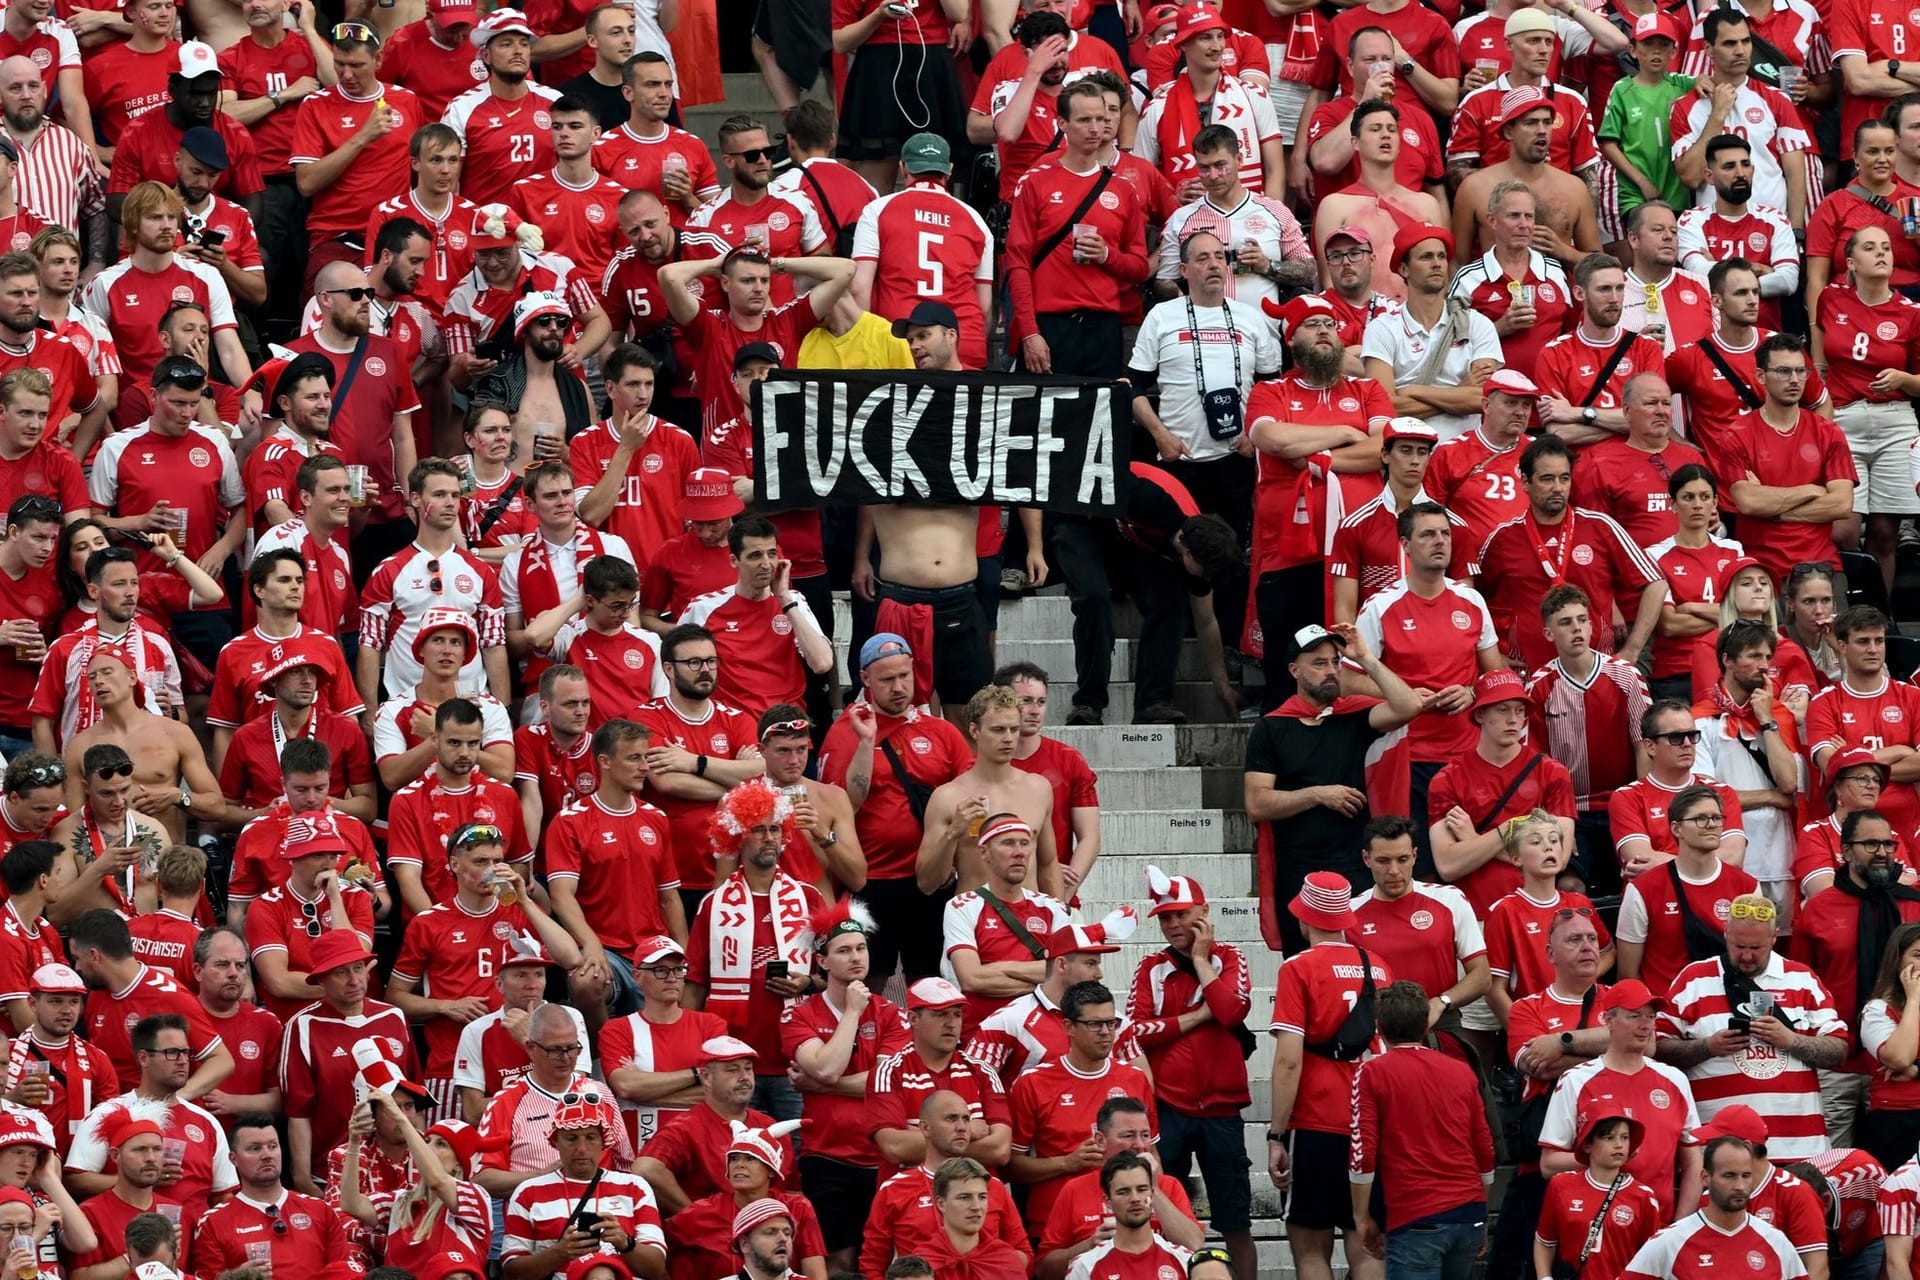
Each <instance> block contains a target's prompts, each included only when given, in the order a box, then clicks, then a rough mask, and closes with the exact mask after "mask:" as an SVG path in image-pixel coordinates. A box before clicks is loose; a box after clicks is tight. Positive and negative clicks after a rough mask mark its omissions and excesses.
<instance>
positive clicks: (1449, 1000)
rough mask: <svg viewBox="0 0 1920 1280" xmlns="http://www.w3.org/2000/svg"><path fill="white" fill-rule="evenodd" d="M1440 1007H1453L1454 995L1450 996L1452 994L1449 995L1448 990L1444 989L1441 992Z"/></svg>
mask: <svg viewBox="0 0 1920 1280" xmlns="http://www.w3.org/2000/svg"><path fill="white" fill-rule="evenodd" d="M1440 1007H1441V1008H1442V1009H1451V1008H1453V997H1452V996H1450V995H1448V994H1447V993H1446V992H1444V991H1442V992H1441V993H1440Z"/></svg>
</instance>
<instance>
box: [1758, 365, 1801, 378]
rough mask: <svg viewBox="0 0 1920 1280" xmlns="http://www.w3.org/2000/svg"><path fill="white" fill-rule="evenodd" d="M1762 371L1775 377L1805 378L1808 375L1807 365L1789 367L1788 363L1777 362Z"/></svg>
mask: <svg viewBox="0 0 1920 1280" xmlns="http://www.w3.org/2000/svg"><path fill="white" fill-rule="evenodd" d="M1761 372H1762V373H1764V374H1766V375H1768V376H1769V377H1773V378H1805V377H1806V376H1807V366H1805V365H1800V366H1798V367H1795V368H1789V367H1788V366H1786V365H1780V364H1776V365H1770V366H1768V367H1767V368H1765V369H1762V370H1761Z"/></svg>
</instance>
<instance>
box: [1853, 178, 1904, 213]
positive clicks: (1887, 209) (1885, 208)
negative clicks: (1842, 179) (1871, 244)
mask: <svg viewBox="0 0 1920 1280" xmlns="http://www.w3.org/2000/svg"><path fill="white" fill-rule="evenodd" d="M1847 194H1848V195H1850V196H1852V197H1854V198H1855V199H1856V200H1864V201H1866V202H1867V203H1868V204H1870V205H1872V206H1873V207H1874V208H1875V209H1877V210H1879V211H1880V212H1881V213H1884V214H1885V215H1886V216H1887V217H1889V218H1892V219H1893V220H1894V221H1895V222H1898V221H1900V211H1899V210H1898V209H1896V208H1894V207H1893V201H1891V200H1889V199H1887V198H1886V197H1885V196H1877V195H1875V194H1873V192H1871V191H1869V190H1867V189H1866V188H1865V187H1863V186H1861V185H1860V184H1859V183H1857V182H1849V183H1848V184H1847Z"/></svg>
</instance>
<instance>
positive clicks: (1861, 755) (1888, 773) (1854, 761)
mask: <svg viewBox="0 0 1920 1280" xmlns="http://www.w3.org/2000/svg"><path fill="white" fill-rule="evenodd" d="M1863 766H1866V767H1870V768H1874V769H1878V770H1879V771H1880V785H1881V786H1883V787H1884V786H1886V785H1887V780H1888V779H1889V778H1891V777H1892V776H1893V770H1892V769H1891V768H1889V767H1888V766H1887V765H1886V764H1884V763H1883V762H1881V761H1880V760H1877V759H1875V758H1874V754H1873V752H1871V751H1869V750H1868V749H1867V748H1865V747H1842V748H1840V750H1838V751H1836V752H1834V753H1833V754H1832V755H1830V756H1828V757H1827V785H1828V786H1829V787H1831V786H1832V785H1833V782H1834V779H1836V778H1838V777H1839V776H1840V775H1841V774H1842V773H1844V772H1846V771H1847V770H1848V769H1858V768H1861V767H1863Z"/></svg>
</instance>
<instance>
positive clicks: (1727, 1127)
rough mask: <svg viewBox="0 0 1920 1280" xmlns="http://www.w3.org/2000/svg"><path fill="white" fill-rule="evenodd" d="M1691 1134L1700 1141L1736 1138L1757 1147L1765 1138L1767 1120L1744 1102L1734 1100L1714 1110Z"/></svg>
mask: <svg viewBox="0 0 1920 1280" xmlns="http://www.w3.org/2000/svg"><path fill="white" fill-rule="evenodd" d="M1693 1136H1694V1137H1695V1138H1697V1139H1699V1140H1700V1141H1701V1142H1711V1141H1713V1140H1714V1139H1715V1138H1738V1139H1740V1141H1742V1142H1744V1143H1746V1144H1748V1145H1749V1146H1754V1147H1758V1146H1761V1145H1763V1144H1764V1143H1765V1142H1766V1140H1767V1122H1766V1121H1765V1120H1764V1119H1762V1118H1761V1115H1760V1113H1759V1112H1758V1111H1755V1110H1754V1109H1753V1108H1752V1107H1750V1106H1748V1105H1747V1104H1746V1103H1744V1102H1734V1103H1729V1104H1728V1105H1727V1106H1724V1107H1722V1108H1720V1109H1719V1110H1718V1111H1716V1112H1714V1113H1713V1115H1712V1116H1711V1117H1709V1118H1708V1120H1707V1122H1706V1123H1705V1124H1703V1125H1701V1126H1700V1127H1699V1128H1698V1129H1695V1130H1694V1131H1693Z"/></svg>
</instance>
